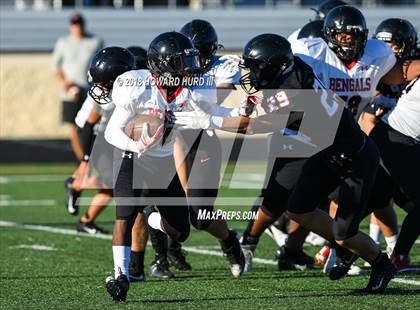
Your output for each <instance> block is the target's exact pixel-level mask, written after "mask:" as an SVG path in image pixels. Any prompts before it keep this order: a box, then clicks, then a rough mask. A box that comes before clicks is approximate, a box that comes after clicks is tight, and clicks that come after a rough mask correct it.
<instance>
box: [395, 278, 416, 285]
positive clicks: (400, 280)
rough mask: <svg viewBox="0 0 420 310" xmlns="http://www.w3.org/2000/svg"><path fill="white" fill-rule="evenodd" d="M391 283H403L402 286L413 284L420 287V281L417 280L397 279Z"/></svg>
mask: <svg viewBox="0 0 420 310" xmlns="http://www.w3.org/2000/svg"><path fill="white" fill-rule="evenodd" d="M391 281H394V282H397V283H402V284H411V285H416V286H420V281H416V280H408V279H401V278H396V279H392V280H391Z"/></svg>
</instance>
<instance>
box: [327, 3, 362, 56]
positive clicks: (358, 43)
mask: <svg viewBox="0 0 420 310" xmlns="http://www.w3.org/2000/svg"><path fill="white" fill-rule="evenodd" d="M323 31H324V40H325V41H326V42H327V43H328V46H329V47H330V48H331V49H332V50H333V51H334V52H335V53H336V54H337V56H338V57H339V58H341V59H342V60H344V61H352V60H357V59H359V58H360V57H361V56H362V55H363V50H364V48H365V45H366V41H367V36H368V29H367V27H366V21H365V17H364V16H363V14H362V13H361V12H360V11H359V10H358V9H356V8H355V7H353V6H350V5H342V6H339V7H336V8H334V9H332V10H331V11H330V12H329V13H328V15H327V16H326V18H325V20H324V29H323ZM339 33H346V34H351V35H352V36H353V40H352V41H351V42H342V41H340V40H338V39H337V34H339Z"/></svg>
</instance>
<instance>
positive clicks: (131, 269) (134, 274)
mask: <svg viewBox="0 0 420 310" xmlns="http://www.w3.org/2000/svg"><path fill="white" fill-rule="evenodd" d="M128 274H129V277H130V282H146V275H145V274H144V265H143V264H136V261H135V260H134V259H133V255H131V256H130V263H129V264H128Z"/></svg>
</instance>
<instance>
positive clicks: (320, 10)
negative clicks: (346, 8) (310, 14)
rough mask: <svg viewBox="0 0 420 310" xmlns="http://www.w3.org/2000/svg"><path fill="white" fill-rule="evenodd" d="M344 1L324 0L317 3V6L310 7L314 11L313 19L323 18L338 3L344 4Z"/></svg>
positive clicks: (338, 4)
mask: <svg viewBox="0 0 420 310" xmlns="http://www.w3.org/2000/svg"><path fill="white" fill-rule="evenodd" d="M346 4H347V3H346V2H345V1H341V0H325V1H323V2H321V4H320V5H318V7H317V8H311V10H313V11H315V18H314V20H324V18H325V16H327V14H328V13H329V12H330V11H331V10H332V9H334V8H336V7H337V6H340V5H346Z"/></svg>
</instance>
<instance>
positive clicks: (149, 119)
mask: <svg viewBox="0 0 420 310" xmlns="http://www.w3.org/2000/svg"><path fill="white" fill-rule="evenodd" d="M163 122H164V120H163V119H161V118H159V117H156V116H153V115H143V114H140V115H136V116H135V117H133V118H132V119H131V120H129V121H128V123H127V125H126V126H125V128H124V133H125V134H126V135H127V136H129V137H130V138H131V139H133V140H134V141H138V140H139V139H140V138H141V136H142V134H143V129H144V124H145V123H147V124H148V126H147V127H148V131H149V132H148V134H149V135H150V136H151V137H152V136H154V135H155V134H156V132H157V130H158V129H159V127H160V126H161V125H163Z"/></svg>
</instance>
